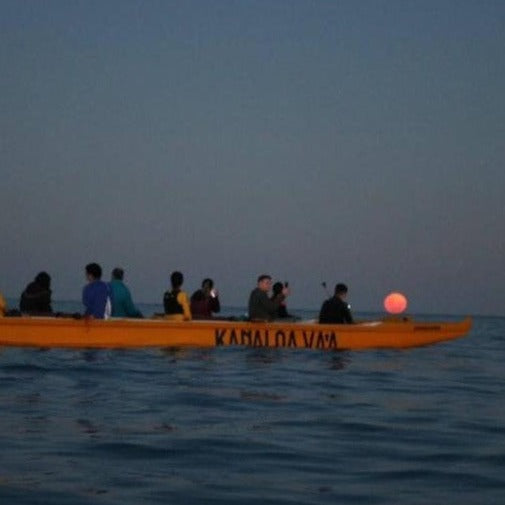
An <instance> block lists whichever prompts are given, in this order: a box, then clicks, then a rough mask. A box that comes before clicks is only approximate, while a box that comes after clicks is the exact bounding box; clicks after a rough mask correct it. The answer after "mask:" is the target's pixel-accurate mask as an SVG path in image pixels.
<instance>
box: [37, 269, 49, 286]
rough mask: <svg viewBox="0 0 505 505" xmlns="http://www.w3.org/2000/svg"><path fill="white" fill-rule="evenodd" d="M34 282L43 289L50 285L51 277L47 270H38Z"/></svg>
mask: <svg viewBox="0 0 505 505" xmlns="http://www.w3.org/2000/svg"><path fill="white" fill-rule="evenodd" d="M35 282H36V283H37V284H38V285H39V286H42V287H43V288H45V289H49V286H51V277H50V276H49V274H48V273H47V272H40V273H38V274H37V277H35Z"/></svg>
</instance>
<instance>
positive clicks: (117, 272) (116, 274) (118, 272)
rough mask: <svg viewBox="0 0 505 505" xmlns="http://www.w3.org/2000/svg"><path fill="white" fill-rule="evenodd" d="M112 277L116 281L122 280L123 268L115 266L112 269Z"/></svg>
mask: <svg viewBox="0 0 505 505" xmlns="http://www.w3.org/2000/svg"><path fill="white" fill-rule="evenodd" d="M112 278H113V279H114V280H116V281H122V280H123V278H124V270H123V269H122V268H119V267H116V268H115V269H114V270H112Z"/></svg>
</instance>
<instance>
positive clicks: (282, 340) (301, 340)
mask: <svg viewBox="0 0 505 505" xmlns="http://www.w3.org/2000/svg"><path fill="white" fill-rule="evenodd" d="M214 336H215V344H216V346H223V345H224V346H226V345H245V346H249V347H302V348H306V349H337V336H336V335H335V333H334V332H333V331H330V332H324V331H294V330H290V331H283V330H276V331H270V330H259V329H258V330H239V329H234V328H232V329H228V328H224V329H219V328H218V329H216V330H214Z"/></svg>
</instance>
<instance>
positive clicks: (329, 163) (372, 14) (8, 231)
mask: <svg viewBox="0 0 505 505" xmlns="http://www.w3.org/2000/svg"><path fill="white" fill-rule="evenodd" d="M504 52H505V2H503V1H501V0H500V1H465V0H460V1H421V0H419V1H408V0H407V1H403V0H402V1H394V0H385V1H380V0H373V1H358V2H356V1H337V0H335V1H330V0H328V1H322V0H321V1H317V0H313V1H312V0H311V1H309V0H306V1H304V0H293V1H288V0H285V1H271V0H270V1H246V0H243V1H238V0H237V1H217V0H216V1H212V2H210V1H206V0H201V1H195V0H184V1H183V0H181V1H155V0H145V1H127V0H122V1H67V0H65V1H44V2H40V1H23V0H0V61H1V73H0V236H1V241H2V246H1V251H2V252H1V261H0V291H1V292H3V293H4V294H5V295H6V296H9V297H17V296H19V294H20V292H21V291H22V289H23V288H24V285H25V284H26V283H27V282H28V281H30V280H31V279H32V278H33V276H34V275H35V274H36V273H37V272H38V271H40V270H47V271H48V272H49V273H50V274H51V275H52V278H53V296H54V298H56V299H69V298H70V299H79V298H80V292H81V288H82V285H83V283H84V275H83V267H84V265H85V264H86V263H88V262H90V261H97V262H99V263H101V264H102V266H103V267H104V270H105V272H106V274H107V275H106V276H107V278H108V275H109V272H110V270H111V269H112V268H113V267H114V266H116V265H121V266H123V267H124V268H125V269H126V271H127V282H128V284H129V285H130V287H131V289H132V291H133V294H134V298H135V299H136V300H137V301H145V302H151V301H160V300H161V297H162V293H163V291H164V290H165V289H166V287H167V285H168V277H169V274H170V272H171V271H172V270H174V269H180V270H182V271H183V272H184V273H185V276H186V289H187V290H188V291H190V292H191V291H192V290H193V289H194V288H196V287H197V286H198V285H199V283H200V281H201V279H202V278H203V277H205V276H212V277H213V278H214V279H215V280H216V283H217V286H218V288H219V289H220V291H221V295H222V301H223V303H224V304H227V305H244V304H245V303H246V300H247V297H248V293H249V291H250V289H251V288H252V287H253V286H254V285H255V280H256V277H257V275H258V274H259V273H263V272H269V273H271V274H272V275H273V276H274V278H275V279H280V280H289V281H290V284H291V286H292V289H293V292H292V296H291V300H290V301H289V306H290V307H292V308H294V307H307V308H314V307H319V305H320V303H321V300H322V299H323V298H324V293H323V291H322V288H321V282H322V281H323V280H324V281H326V282H327V283H328V285H331V286H333V285H334V283H335V282H336V281H343V282H346V283H347V284H348V285H349V286H350V300H351V302H352V305H353V308H354V310H356V311H361V310H363V311H364V310H382V300H383V298H384V296H385V294H387V293H388V292H389V291H391V290H400V291H402V292H404V293H405V294H406V295H407V296H408V298H409V301H410V307H409V310H410V311H411V312H417V313H419V312H428V313H454V314H458V313H471V314H478V313H482V314H498V315H505V268H504V265H505V233H504V232H505V225H504V216H505V198H504V197H505V170H504V166H503V161H504V154H505V128H504V126H505V99H504V95H503V93H504V90H505V58H504Z"/></svg>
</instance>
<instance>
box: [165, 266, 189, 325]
mask: <svg viewBox="0 0 505 505" xmlns="http://www.w3.org/2000/svg"><path fill="white" fill-rule="evenodd" d="M170 282H171V284H172V289H171V290H168V291H165V294H164V295H163V308H164V309H165V319H169V320H171V321H189V320H191V309H190V307H189V302H188V295H187V294H186V293H185V292H184V291H182V290H181V287H182V284H183V282H184V276H183V275H182V273H181V272H172V275H171V276H170Z"/></svg>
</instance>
